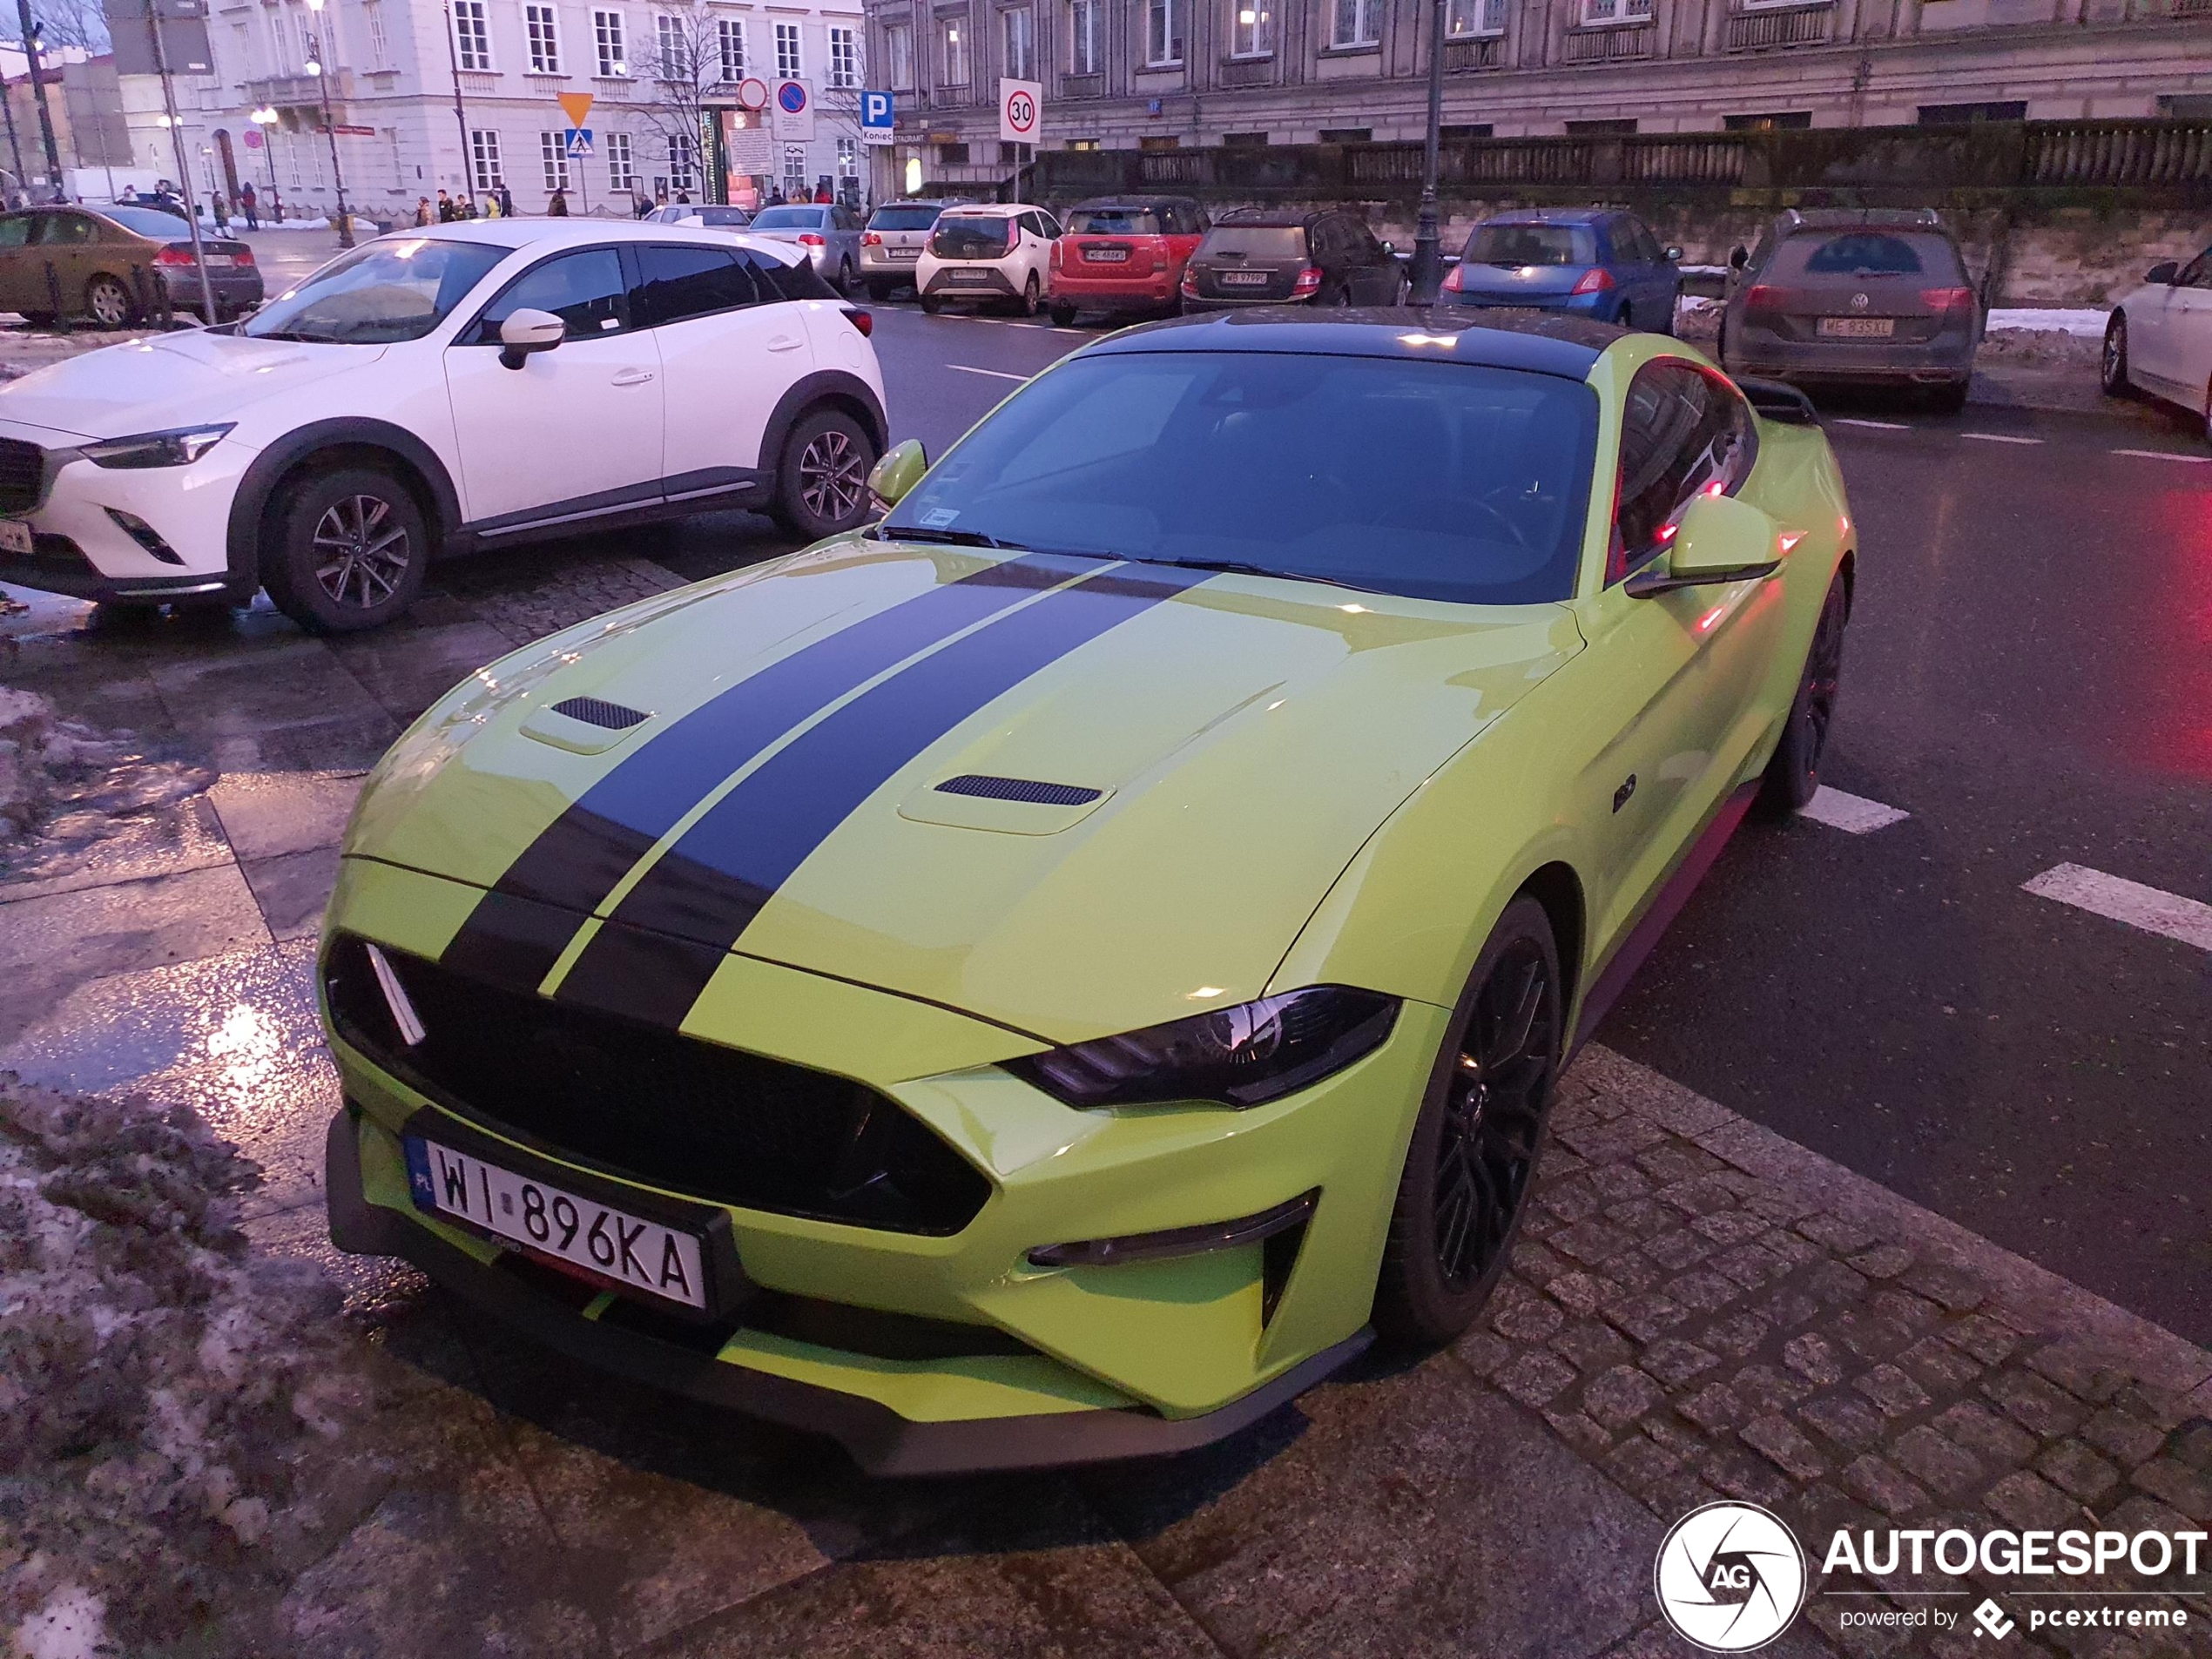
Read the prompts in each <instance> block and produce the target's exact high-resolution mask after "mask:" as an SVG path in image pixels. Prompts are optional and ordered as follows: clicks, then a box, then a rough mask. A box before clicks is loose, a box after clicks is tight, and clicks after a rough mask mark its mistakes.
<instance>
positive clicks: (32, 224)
mask: <svg viewBox="0 0 2212 1659" xmlns="http://www.w3.org/2000/svg"><path fill="white" fill-rule="evenodd" d="M200 246H201V247H202V248H203V249H205V250H206V254H207V281H208V286H209V287H211V288H212V289H213V290H214V294H215V311H216V316H217V318H218V320H221V319H226V318H230V317H235V316H238V315H239V314H241V313H243V312H247V311H251V310H252V309H253V307H255V306H258V305H260V303H261V293H262V290H261V273H260V270H259V269H258V268H257V267H256V266H255V265H254V263H253V249H252V248H250V247H248V246H246V244H245V243H243V242H234V241H231V240H228V239H225V238H222V237H219V236H202V237H201V238H200ZM165 303H166V305H167V306H168V307H169V308H171V309H172V310H176V311H189V312H193V313H197V312H198V311H199V307H200V294H199V266H197V265H195V264H194V263H193V260H192V226H190V225H189V224H187V223H186V222H185V220H183V219H178V218H174V217H172V215H170V214H168V213H166V212H161V211H160V210H158V209H157V208H152V207H128V206H121V205H119V204H118V206H112V207H100V208H89V207H32V208H28V209H26V210H24V212H19V213H7V214H0V311H15V312H20V313H21V314H23V316H24V319H25V320H27V321H29V322H31V323H34V324H37V325H38V326H39V327H44V326H45V325H46V324H48V323H51V322H52V321H53V320H55V319H56V318H57V317H84V318H87V319H89V320H91V321H92V322H95V323H97V324H98V325H99V326H100V327H103V328H127V327H130V326H131V325H132V324H133V323H138V322H145V321H147V320H149V319H150V318H151V317H152V315H153V314H156V313H158V312H159V311H160V310H161V309H162V308H163V306H164V304H165Z"/></svg>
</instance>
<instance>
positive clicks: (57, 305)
mask: <svg viewBox="0 0 2212 1659" xmlns="http://www.w3.org/2000/svg"><path fill="white" fill-rule="evenodd" d="M46 297H47V298H48V299H49V300H52V301H53V305H54V329H55V332H56V333H57V334H67V333H68V332H69V321H68V319H67V318H66V317H65V316H64V314H63V313H64V307H63V305H62V280H61V278H60V277H59V276H57V274H55V272H54V262H53V261H52V260H47V261H46Z"/></svg>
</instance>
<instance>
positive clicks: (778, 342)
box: [768, 334, 799, 351]
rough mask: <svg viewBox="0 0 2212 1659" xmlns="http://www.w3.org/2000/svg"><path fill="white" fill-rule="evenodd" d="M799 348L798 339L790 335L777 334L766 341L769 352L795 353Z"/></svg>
mask: <svg viewBox="0 0 2212 1659" xmlns="http://www.w3.org/2000/svg"><path fill="white" fill-rule="evenodd" d="M768 349H769V350H770V351H797V350H798V349H799V340H798V337H797V336H796V335H792V334H777V335H774V336H773V337H772V338H771V339H770V340H769V341H768Z"/></svg>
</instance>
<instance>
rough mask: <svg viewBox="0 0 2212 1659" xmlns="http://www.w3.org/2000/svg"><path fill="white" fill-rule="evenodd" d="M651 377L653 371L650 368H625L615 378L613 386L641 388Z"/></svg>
mask: <svg viewBox="0 0 2212 1659" xmlns="http://www.w3.org/2000/svg"><path fill="white" fill-rule="evenodd" d="M652 377H653V371H652V370H651V369H650V368H625V369H624V370H623V371H622V373H621V374H617V375H616V376H615V384H616V385H617V386H643V385H644V383H645V382H646V381H649V380H651V379H652Z"/></svg>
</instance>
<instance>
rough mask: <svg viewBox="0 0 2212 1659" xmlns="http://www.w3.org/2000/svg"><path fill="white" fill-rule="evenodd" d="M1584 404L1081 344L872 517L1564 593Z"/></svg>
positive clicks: (946, 532)
mask: <svg viewBox="0 0 2212 1659" xmlns="http://www.w3.org/2000/svg"><path fill="white" fill-rule="evenodd" d="M1596 429H1597V399H1596V396H1595V394H1593V393H1592V392H1591V391H1590V389H1589V388H1588V387H1587V386H1585V385H1583V384H1582V383H1581V382H1580V381H1569V380H1565V379H1561V378H1559V377H1557V376H1554V375H1548V374H1524V373H1521V372H1520V371H1517V370H1512V369H1501V368H1483V367H1479V366H1474V365H1468V364H1460V363H1445V362H1434V361H1424V362H1416V361H1406V360H1404V359H1399V358H1378V357H1322V356H1297V355H1291V354H1275V353H1264V352H1244V351H1236V352H1230V351H1219V352H1215V351H1205V352H1197V351H1189V352H1177V351H1161V352H1144V353H1136V352H1128V353H1112V354H1105V355H1102V356H1097V357H1087V358H1084V357H1079V358H1076V360H1074V361H1070V362H1068V363H1066V364H1063V365H1062V366H1061V367H1060V368H1055V369H1054V370H1053V371H1051V372H1050V373H1049V374H1045V375H1043V376H1042V378H1040V379H1039V380H1037V381H1035V382H1034V383H1033V384H1032V385H1030V386H1029V387H1028V388H1027V389H1025V390H1023V391H1021V392H1018V393H1016V394H1015V395H1014V397H1013V398H1012V399H1010V400H1009V401H1008V402H1007V403H1006V404H1005V405H1004V406H1002V407H1001V408H1000V409H999V410H998V411H997V413H995V414H994V415H990V416H989V417H988V418H987V419H986V420H985V421H983V423H982V424H981V426H979V427H977V428H975V429H974V431H973V432H971V433H969V434H968V436H967V437H966V438H964V439H962V440H961V442H960V444H959V446H958V447H957V448H954V450H953V451H952V452H951V453H950V454H949V455H947V456H946V457H945V459H944V460H943V461H942V462H940V463H939V465H938V466H937V468H936V469H934V471H932V472H931V473H930V474H929V475H928V476H927V479H926V480H925V481H924V482H923V483H922V485H921V488H920V489H917V490H915V491H914V494H912V495H911V496H907V498H906V499H905V500H904V501H902V502H900V503H899V505H898V506H897V507H896V508H895V509H893V511H892V513H891V515H890V516H889V517H887V519H886V520H885V521H884V532H885V533H886V534H887V535H892V536H896V535H900V534H901V533H912V534H914V535H916V536H920V537H922V538H929V537H933V536H934V537H936V538H938V539H943V540H952V539H961V540H967V539H981V538H983V537H988V538H989V539H990V541H991V542H995V543H1006V544H1009V545H1012V546H1016V547H1024V548H1034V549H1038V550H1049V551H1058V552H1068V553H1079V554H1095V555H1099V556H1113V557H1119V558H1131V559H1146V560H1154V561H1158V562H1161V563H1188V564H1211V563H1222V562H1228V563H1238V564H1248V565H1252V566H1256V567H1258V569H1259V570H1263V571H1264V572H1265V573H1267V574H1270V575H1279V576H1285V577H1304V578H1307V579H1311V580H1313V581H1318V582H1329V583H1339V584H1341V585H1343V586H1345V587H1351V588H1359V589H1366V590H1372V591H1379V592H1383V593H1395V594H1403V595H1406V596H1408V597H1416V598H1427V599H1446V600H1457V601H1463V602H1467V603H1477V604H1534V603H1536V602H1539V601H1543V600H1557V599H1564V598H1566V597H1568V596H1569V595H1570V594H1571V593H1572V591H1573V590H1574V585H1575V563H1576V560H1577V558H1578V557H1579V556H1580V550H1581V541H1582V524H1583V509H1584V500H1585V497H1586V495H1587V493H1588V486H1589V478H1590V462H1591V455H1592V453H1593V445H1594V444H1595V435H1596Z"/></svg>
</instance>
